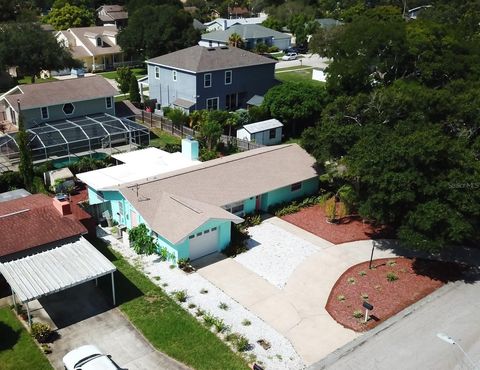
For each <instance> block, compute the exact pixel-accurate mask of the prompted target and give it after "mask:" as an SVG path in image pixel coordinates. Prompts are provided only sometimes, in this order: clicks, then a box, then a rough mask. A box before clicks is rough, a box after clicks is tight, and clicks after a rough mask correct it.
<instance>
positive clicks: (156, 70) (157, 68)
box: [154, 66, 160, 80]
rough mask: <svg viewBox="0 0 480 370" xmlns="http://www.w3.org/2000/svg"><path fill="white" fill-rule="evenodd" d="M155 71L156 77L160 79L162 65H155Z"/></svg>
mask: <svg viewBox="0 0 480 370" xmlns="http://www.w3.org/2000/svg"><path fill="white" fill-rule="evenodd" d="M154 73H155V79H156V80H159V79H160V67H158V66H155V70H154Z"/></svg>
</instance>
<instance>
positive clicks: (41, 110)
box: [40, 107, 50, 119]
mask: <svg viewBox="0 0 480 370" xmlns="http://www.w3.org/2000/svg"><path fill="white" fill-rule="evenodd" d="M43 109H46V112H47V116H46V117H44V116H43ZM40 117H42V119H49V118H50V112H49V109H48V107H40Z"/></svg>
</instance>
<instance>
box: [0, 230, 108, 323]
mask: <svg viewBox="0 0 480 370" xmlns="http://www.w3.org/2000/svg"><path fill="white" fill-rule="evenodd" d="M115 270H116V267H115V266H114V265H113V264H112V263H111V262H110V261H109V260H108V259H107V258H106V257H105V256H104V255H103V254H101V253H100V252H99V251H98V250H97V249H96V248H95V247H94V246H93V245H92V244H90V243H89V242H88V241H87V240H86V239H84V238H83V237H80V238H79V239H78V240H76V241H74V242H71V243H67V244H63V245H60V246H58V247H55V248H53V249H49V250H46V251H43V252H40V253H36V254H33V255H30V256H27V257H23V258H20V259H17V260H13V261H9V262H4V263H0V273H1V274H2V275H3V276H4V278H5V279H6V280H7V282H8V284H9V285H10V287H11V288H12V296H13V302H14V304H15V302H16V300H15V296H16V297H17V298H18V299H19V300H20V301H21V302H22V303H25V305H26V308H27V314H28V323H29V324H30V323H31V317H30V309H29V307H28V302H30V301H33V300H36V299H38V298H41V297H43V296H46V295H49V294H53V293H56V292H59V291H62V290H65V289H68V288H71V287H74V286H76V285H79V284H83V283H85V282H87V281H91V280H94V279H98V278H99V277H101V276H104V275H108V274H110V275H111V278H112V295H113V305H115V304H116V302H115V281H114V277H113V273H114V272H115Z"/></svg>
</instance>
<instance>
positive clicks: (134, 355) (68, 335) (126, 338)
mask: <svg viewBox="0 0 480 370" xmlns="http://www.w3.org/2000/svg"><path fill="white" fill-rule="evenodd" d="M40 303H41V305H42V306H43V309H42V310H41V311H42V312H43V313H44V314H45V312H46V313H47V314H48V316H49V319H51V321H52V322H53V325H55V326H56V327H57V328H58V330H57V332H58V334H59V339H57V340H56V341H54V342H53V344H52V349H53V352H52V354H50V355H48V359H49V360H50V362H51V363H52V365H53V366H54V368H55V369H63V368H64V367H63V364H62V358H63V356H64V355H65V354H66V353H67V352H68V351H71V350H72V349H74V348H76V347H79V346H82V345H85V344H94V345H96V346H97V347H98V348H100V350H102V351H103V352H104V353H105V354H108V355H110V356H111V358H112V360H113V361H114V362H115V363H116V364H117V366H119V367H120V368H121V369H128V370H137V369H138V370H140V369H149V370H150V369H151V370H154V369H188V367H186V366H185V365H183V364H180V363H178V362H177V361H175V360H173V359H171V358H169V357H168V356H166V355H164V354H162V353H161V352H158V351H157V350H156V349H155V348H153V347H152V345H151V344H150V343H149V342H148V341H147V340H146V339H145V338H144V337H143V336H142V335H141V334H140V333H139V332H138V331H137V330H136V329H135V328H134V327H133V326H132V324H130V322H129V321H128V320H127V319H126V318H125V317H124V316H123V314H122V313H121V312H120V311H119V310H118V309H117V308H113V309H112V308H111V305H110V304H109V303H108V302H107V301H106V300H105V298H104V296H103V294H102V292H101V291H100V290H99V289H97V288H95V287H94V284H93V283H86V284H82V285H79V286H77V287H74V288H71V289H67V290H64V291H62V292H59V293H56V294H53V295H50V296H47V297H45V298H42V299H41V300H40ZM34 314H35V313H34ZM47 319H48V318H47ZM47 321H48V320H47Z"/></svg>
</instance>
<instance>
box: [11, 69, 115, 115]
mask: <svg viewBox="0 0 480 370" xmlns="http://www.w3.org/2000/svg"><path fill="white" fill-rule="evenodd" d="M19 88H20V89H21V91H22V93H23V94H13V95H6V96H5V99H6V100H7V101H8V102H9V103H10V105H11V106H12V107H13V108H14V109H17V99H19V100H20V104H21V108H22V109H31V108H38V107H46V106H51V105H55V104H64V103H71V102H76V101H84V100H91V99H96V98H102V97H107V96H114V95H115V94H116V93H117V91H116V90H115V88H114V87H113V86H112V85H111V84H110V83H109V82H108V81H107V80H105V78H103V77H101V76H92V77H82V78H73V79H69V80H61V81H53V82H45V83H42V84H30V85H21V86H19Z"/></svg>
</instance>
